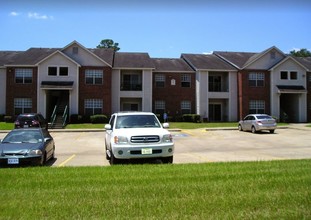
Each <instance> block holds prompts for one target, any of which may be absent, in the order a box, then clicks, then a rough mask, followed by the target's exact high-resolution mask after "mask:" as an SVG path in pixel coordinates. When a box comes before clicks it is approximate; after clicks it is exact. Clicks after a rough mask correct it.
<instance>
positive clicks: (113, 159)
mask: <svg viewBox="0 0 311 220" xmlns="http://www.w3.org/2000/svg"><path fill="white" fill-rule="evenodd" d="M109 163H110V165H116V164H119V163H120V161H119V159H117V158H115V156H114V155H113V153H112V152H111V157H110V158H109Z"/></svg>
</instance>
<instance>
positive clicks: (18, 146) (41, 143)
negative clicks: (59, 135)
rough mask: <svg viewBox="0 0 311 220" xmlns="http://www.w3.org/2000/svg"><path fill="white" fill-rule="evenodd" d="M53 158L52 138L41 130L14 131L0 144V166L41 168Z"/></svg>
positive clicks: (45, 131)
mask: <svg viewBox="0 0 311 220" xmlns="http://www.w3.org/2000/svg"><path fill="white" fill-rule="evenodd" d="M54 156H55V143H54V140H53V137H52V136H51V135H50V133H49V132H48V131H47V130H46V129H42V128H27V129H14V130H12V131H10V132H9V133H8V134H7V135H6V136H5V137H4V139H3V140H2V141H1V143H0V163H1V164H6V165H20V164H34V165H40V166H42V165H44V164H45V163H46V162H47V161H48V160H49V159H53V158H54Z"/></svg>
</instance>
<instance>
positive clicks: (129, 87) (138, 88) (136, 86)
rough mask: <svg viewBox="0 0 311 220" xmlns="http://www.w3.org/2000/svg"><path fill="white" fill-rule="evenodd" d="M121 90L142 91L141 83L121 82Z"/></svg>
mask: <svg viewBox="0 0 311 220" xmlns="http://www.w3.org/2000/svg"><path fill="white" fill-rule="evenodd" d="M120 89H121V91H142V84H141V83H133V84H127V83H124V84H121V88H120Z"/></svg>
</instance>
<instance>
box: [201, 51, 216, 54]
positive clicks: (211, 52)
mask: <svg viewBox="0 0 311 220" xmlns="http://www.w3.org/2000/svg"><path fill="white" fill-rule="evenodd" d="M213 53H214V51H210V52H203V54H204V55H211V54H213Z"/></svg>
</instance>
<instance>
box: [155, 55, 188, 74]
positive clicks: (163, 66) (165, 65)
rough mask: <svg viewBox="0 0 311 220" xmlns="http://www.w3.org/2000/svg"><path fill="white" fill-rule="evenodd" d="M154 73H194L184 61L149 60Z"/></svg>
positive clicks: (168, 59)
mask: <svg viewBox="0 0 311 220" xmlns="http://www.w3.org/2000/svg"><path fill="white" fill-rule="evenodd" d="M151 60H152V61H153V64H154V66H155V70H154V71H155V72H194V70H193V69H192V68H191V67H190V66H189V65H188V64H187V63H186V61H185V60H184V59H181V58H176V59H170V58H151Z"/></svg>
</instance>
